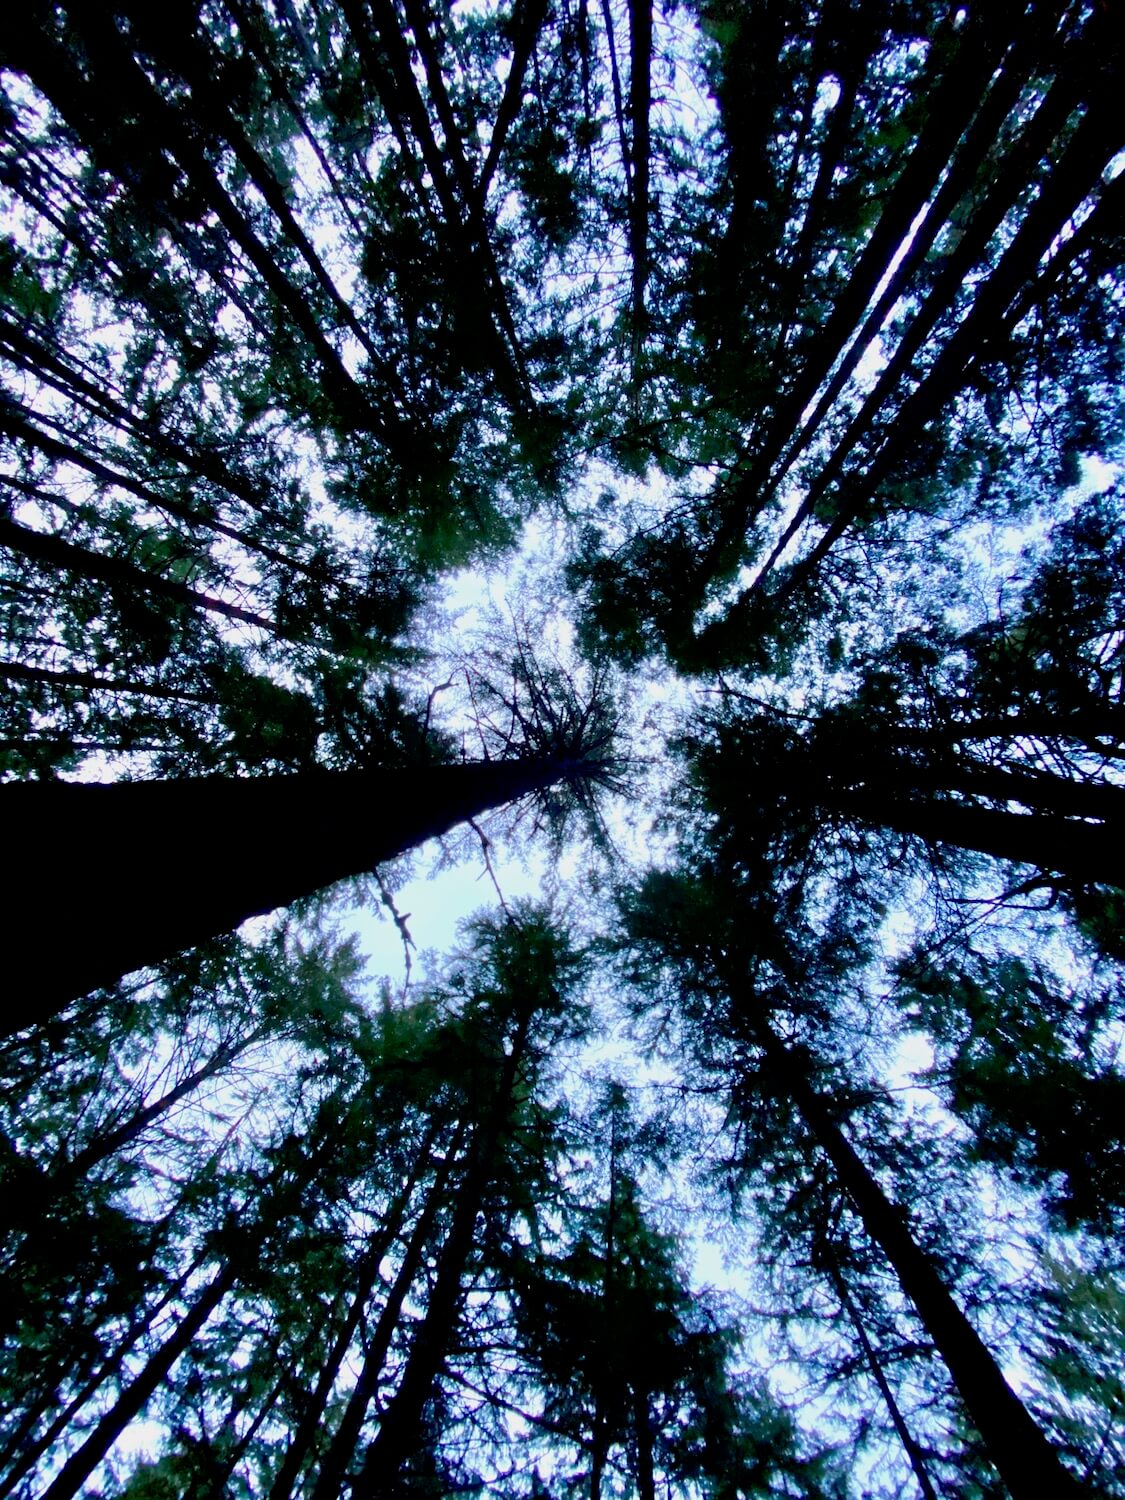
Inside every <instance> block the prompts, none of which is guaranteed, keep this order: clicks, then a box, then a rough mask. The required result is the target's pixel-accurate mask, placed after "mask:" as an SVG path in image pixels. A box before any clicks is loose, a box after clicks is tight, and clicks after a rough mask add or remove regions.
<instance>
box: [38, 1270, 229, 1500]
mask: <svg viewBox="0 0 1125 1500" xmlns="http://www.w3.org/2000/svg"><path fill="white" fill-rule="evenodd" d="M234 1281H235V1276H234V1270H233V1268H232V1267H231V1266H229V1265H228V1266H225V1267H224V1268H223V1270H222V1271H220V1272H219V1274H218V1275H217V1276H216V1277H215V1279H214V1280H213V1281H212V1282H211V1284H210V1286H208V1287H207V1289H206V1290H205V1291H204V1292H203V1293H202V1295H201V1296H200V1298H199V1300H198V1302H196V1304H195V1305H194V1307H192V1309H191V1311H190V1312H189V1313H188V1314H187V1315H186V1316H185V1317H184V1318H183V1319H181V1321H180V1323H179V1324H178V1326H177V1327H176V1329H175V1331H174V1332H173V1333H172V1334H171V1335H170V1336H169V1337H168V1338H167V1339H165V1341H164V1343H163V1344H161V1346H160V1348H159V1349H157V1351H156V1353H155V1354H154V1355H153V1356H152V1358H151V1359H150V1360H149V1362H148V1364H147V1365H146V1366H145V1367H144V1369H143V1370H142V1371H141V1373H140V1374H139V1375H138V1376H137V1378H136V1379H135V1380H134V1381H133V1382H132V1384H131V1385H128V1386H126V1388H125V1389H124V1390H123V1391H122V1392H121V1395H120V1396H119V1397H118V1399H117V1402H116V1403H115V1404H114V1406H112V1407H111V1408H110V1410H109V1411H107V1412H106V1414H105V1416H104V1417H103V1418H102V1419H101V1421H100V1422H99V1423H98V1425H97V1426H96V1427H95V1428H94V1430H93V1432H91V1434H90V1436H89V1437H88V1438H87V1439H86V1441H85V1442H84V1443H83V1444H82V1446H81V1448H79V1449H78V1451H77V1453H74V1454H72V1455H71V1457H70V1458H69V1459H68V1460H67V1462H66V1463H65V1464H64V1465H63V1467H62V1469H61V1471H60V1472H59V1474H58V1476H57V1478H56V1479H55V1482H54V1483H53V1484H52V1485H51V1486H50V1488H49V1489H48V1490H46V1491H45V1492H44V1494H43V1500H72V1497H73V1496H74V1495H77V1494H78V1492H79V1491H80V1490H81V1488H82V1486H83V1485H84V1484H85V1482H86V1480H87V1479H88V1478H89V1477H90V1475H91V1474H92V1473H93V1472H94V1470H95V1469H96V1468H97V1466H98V1465H99V1464H100V1463H101V1462H102V1460H103V1459H104V1458H105V1456H106V1454H107V1453H108V1452H109V1450H110V1449H111V1448H112V1447H113V1445H114V1443H115V1442H116V1441H117V1439H118V1438H119V1437H120V1436H121V1434H122V1433H123V1432H124V1431H125V1429H126V1427H128V1425H129V1423H130V1422H132V1421H133V1420H134V1419H135V1418H136V1417H138V1416H139V1415H140V1413H141V1412H142V1411H143V1410H144V1406H145V1403H146V1402H147V1401H148V1400H149V1399H150V1398H151V1397H152V1396H153V1395H154V1394H155V1392H156V1390H157V1389H158V1387H159V1386H160V1385H161V1384H162V1383H163V1382H164V1380H166V1379H167V1377H168V1373H169V1371H170V1370H171V1368H172V1366H173V1365H174V1364H175V1363H176V1361H177V1360H178V1359H179V1358H180V1356H181V1355H182V1354H186V1353H187V1351H188V1349H189V1348H190V1347H191V1342H192V1340H193V1339H194V1338H195V1336H196V1334H197V1333H198V1332H199V1330H200V1329H201V1328H202V1327H203V1325H204V1323H206V1321H207V1319H208V1318H209V1317H210V1316H211V1314H212V1313H213V1312H214V1311H215V1309H216V1307H218V1305H219V1303H220V1302H221V1301H222V1300H223V1298H224V1297H225V1296H226V1294H227V1292H229V1291H230V1289H231V1287H232V1286H233V1285H234Z"/></svg>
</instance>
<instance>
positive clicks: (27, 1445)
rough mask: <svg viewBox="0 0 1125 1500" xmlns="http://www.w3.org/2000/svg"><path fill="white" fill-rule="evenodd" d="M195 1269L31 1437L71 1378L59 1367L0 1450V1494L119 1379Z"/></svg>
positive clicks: (69, 1371)
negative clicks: (48, 1392)
mask: <svg viewBox="0 0 1125 1500" xmlns="http://www.w3.org/2000/svg"><path fill="white" fill-rule="evenodd" d="M196 1269H197V1267H196V1266H194V1265H193V1266H192V1267H191V1269H190V1270H189V1271H188V1272H187V1273H186V1274H185V1275H183V1276H182V1277H180V1278H179V1279H178V1280H177V1282H176V1283H175V1285H174V1286H172V1287H170V1288H168V1289H167V1290H166V1291H165V1293H164V1295H163V1296H162V1297H160V1299H159V1300H158V1301H157V1302H155V1303H153V1304H151V1305H150V1306H148V1307H146V1308H145V1310H144V1313H143V1316H141V1317H138V1318H136V1319H134V1321H133V1322H132V1323H130V1325H129V1327H128V1328H127V1329H126V1331H125V1333H124V1334H123V1335H122V1336H121V1338H120V1339H119V1340H118V1342H117V1344H116V1345H115V1346H114V1348H113V1349H112V1350H111V1351H110V1353H109V1354H108V1356H107V1357H106V1358H105V1359H104V1360H102V1362H101V1363H100V1364H99V1365H98V1366H97V1368H96V1369H95V1370H94V1372H93V1373H92V1374H91V1375H90V1376H89V1378H88V1379H87V1380H85V1381H84V1382H83V1383H82V1385H80V1386H79V1388H78V1389H77V1391H75V1393H74V1394H73V1396H71V1398H70V1400H69V1401H67V1402H66V1404H65V1405H64V1406H62V1407H61V1408H60V1409H59V1410H58V1411H56V1413H55V1415H54V1417H53V1418H52V1419H51V1421H50V1422H49V1423H48V1424H47V1426H46V1427H45V1428H44V1429H43V1430H42V1431H41V1432H40V1433H39V1434H38V1435H37V1436H35V1437H33V1436H32V1434H33V1433H34V1432H35V1428H36V1426H37V1424H38V1422H39V1419H40V1418H41V1417H42V1416H44V1415H45V1414H46V1413H47V1412H48V1411H49V1410H50V1409H51V1403H52V1401H54V1400H57V1398H58V1392H59V1391H60V1390H62V1389H63V1388H64V1386H65V1382H66V1380H67V1379H68V1377H69V1378H73V1374H74V1371H73V1367H71V1368H69V1369H67V1368H59V1369H58V1370H57V1376H56V1377H55V1378H56V1379H57V1384H56V1385H55V1386H54V1390H53V1394H52V1397H51V1398H50V1399H49V1400H48V1401H47V1402H44V1403H42V1404H41V1405H40V1406H39V1407H38V1408H36V1409H34V1410H32V1411H29V1412H28V1413H27V1415H26V1416H25V1417H24V1418H23V1420H22V1421H21V1422H20V1423H19V1424H18V1425H17V1426H16V1427H15V1428H14V1430H12V1431H11V1432H10V1433H9V1435H8V1438H7V1441H6V1442H5V1444H4V1447H3V1449H2V1450H0V1468H2V1467H3V1465H4V1464H6V1463H8V1462H9V1460H12V1466H11V1468H10V1469H8V1470H7V1472H6V1473H3V1474H0V1493H3V1494H5V1495H10V1494H15V1493H16V1486H17V1483H18V1481H19V1480H21V1479H23V1478H24V1476H25V1475H27V1474H30V1473H31V1471H32V1470H33V1469H34V1468H35V1465H36V1464H37V1463H38V1462H39V1460H40V1459H41V1458H42V1457H43V1455H44V1454H45V1453H49V1452H50V1451H51V1449H52V1448H53V1447H54V1445H55V1443H56V1442H57V1441H58V1440H59V1438H61V1437H62V1435H63V1434H64V1433H65V1432H66V1431H67V1429H68V1428H69V1427H70V1425H71V1423H72V1422H73V1420H74V1418H75V1417H76V1416H77V1415H78V1413H79V1412H80V1411H81V1410H82V1408H83V1407H84V1406H85V1405H86V1403H87V1402H88V1401H90V1400H92V1398H93V1397H94V1396H95V1395H96V1394H97V1392H98V1391H99V1390H101V1388H102V1386H103V1385H105V1383H106V1382H107V1381H109V1380H112V1379H114V1378H115V1377H119V1376H120V1374H121V1371H122V1369H123V1367H124V1364H125V1361H126V1360H127V1359H128V1357H129V1355H130V1354H132V1352H133V1350H134V1349H135V1348H136V1347H137V1345H138V1344H139V1343H140V1341H141V1340H142V1339H143V1338H144V1336H145V1334H146V1333H147V1332H148V1330H149V1329H150V1328H151V1327H152V1325H153V1323H155V1322H156V1320H157V1318H159V1317H160V1315H161V1314H162V1313H163V1312H164V1309H165V1308H166V1307H167V1305H168V1303H169V1302H171V1301H172V1300H173V1299H174V1298H175V1297H177V1296H179V1295H180V1293H181V1292H182V1291H183V1289H184V1285H185V1283H186V1282H187V1280H188V1278H189V1276H190V1275H191V1274H192V1272H194V1271H195V1270H196Z"/></svg>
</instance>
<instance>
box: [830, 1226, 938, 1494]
mask: <svg viewBox="0 0 1125 1500" xmlns="http://www.w3.org/2000/svg"><path fill="white" fill-rule="evenodd" d="M828 1274H829V1276H831V1278H832V1285H833V1286H834V1287H835V1289H836V1295H837V1297H839V1299H840V1306H841V1307H842V1308H843V1309H844V1311H845V1313H846V1314H847V1316H848V1321H849V1322H850V1323H851V1325H852V1327H853V1328H854V1329H855V1336H856V1338H857V1339H858V1340H859V1347H860V1348H861V1349H862V1350H863V1357H864V1359H865V1360H866V1361H867V1368H868V1369H869V1370H870V1371H871V1377H872V1379H873V1380H874V1381H875V1384H876V1385H877V1386H878V1387H879V1394H880V1395H881V1396H882V1398H883V1403H884V1405H885V1406H886V1408H887V1412H888V1414H889V1416H890V1419H891V1422H892V1424H893V1426H894V1430H895V1432H897V1433H898V1440H899V1442H900V1443H901V1444H902V1447H903V1451H904V1452H905V1454H906V1456H907V1458H908V1459H909V1460H910V1467H911V1468H912V1469H913V1470H914V1477H915V1479H917V1481H918V1488H919V1490H920V1491H921V1493H922V1497H923V1500H938V1497H937V1492H936V1491H935V1489H934V1487H933V1485H932V1484H931V1483H930V1476H929V1474H928V1472H927V1470H926V1460H925V1459H924V1458H923V1456H922V1450H921V1449H920V1448H919V1446H918V1444H917V1443H916V1442H915V1441H914V1438H913V1436H912V1434H911V1431H910V1428H909V1427H908V1426H907V1425H906V1418H905V1417H904V1416H903V1414H902V1411H901V1409H900V1407H899V1404H898V1402H897V1401H896V1400H895V1393H894V1391H892V1390H891V1384H890V1381H889V1380H888V1379H887V1375H886V1371H885V1370H884V1369H883V1366H882V1363H881V1361H880V1359H879V1356H878V1354H877V1352H876V1350H875V1346H874V1344H872V1342H871V1339H870V1338H869V1337H868V1333H867V1329H866V1328H865V1327H864V1325H863V1319H862V1318H861V1317H860V1313H859V1308H858V1307H856V1305H855V1302H854V1300H853V1298H852V1294H851V1292H850V1291H849V1290H848V1284H847V1282H846V1281H845V1280H844V1273H843V1272H842V1271H841V1270H840V1267H839V1266H838V1265H837V1263H836V1259H835V1255H834V1253H833V1252H832V1251H829V1261H828Z"/></svg>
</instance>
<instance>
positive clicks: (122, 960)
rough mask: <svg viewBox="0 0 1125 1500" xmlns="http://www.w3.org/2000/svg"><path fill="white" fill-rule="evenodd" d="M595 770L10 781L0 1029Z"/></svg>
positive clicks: (0, 896)
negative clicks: (7, 974) (9, 968)
mask: <svg viewBox="0 0 1125 1500" xmlns="http://www.w3.org/2000/svg"><path fill="white" fill-rule="evenodd" d="M584 774H589V767H584V766H583V765H581V764H580V763H578V762H575V761H566V760H561V759H539V760H509V761H491V762H489V761H483V762H476V763H470V764H464V765H454V766H428V767H419V768H413V769H396V770H384V769H374V770H365V771H338V772H329V771H325V772H306V773H302V774H300V775H295V776H262V777H253V778H245V779H242V778H221V777H199V778H195V779H184V780H169V781H134V782H117V783H113V784H110V785H95V784H90V783H74V782H57V781H55V782H18V783H8V784H6V785H4V786H3V787H0V815H2V820H3V827H4V832H5V838H6V845H7V848H8V850H9V861H8V868H7V870H6V871H5V873H4V875H3V877H0V900H2V903H3V904H2V908H0V909H2V910H3V911H4V914H5V917H6V920H7V923H8V928H7V933H8V936H7V942H8V952H9V963H12V961H13V960H14V968H15V974H14V975H13V976H12V978H13V981H14V982H13V983H12V984H11V985H10V988H9V996H10V999H9V1002H8V1005H7V1007H6V1010H5V1012H4V1014H3V1015H2V1016H0V1035H7V1034H9V1033H11V1032H13V1031H19V1030H20V1029H22V1028H23V1027H24V1026H28V1025H31V1024H33V1023H35V1022H41V1021H44V1020H46V1019H47V1018H48V1017H50V1016H51V1015H53V1014H54V1013H55V1012H57V1011H58V1010H60V1009H61V1008H62V1007H63V1006H64V1005H66V1004H67V1003H68V1001H70V1000H73V999H75V998H76V997H78V996H80V995H84V994H88V993H89V991H91V990H93V989H97V988H98V987H100V986H102V985H109V984H112V983H114V982H115V981H116V980H117V979H119V978H120V977H121V976H122V975H123V974H128V973H131V972H132V971H133V970H134V969H139V968H142V967H144V966H146V965H149V964H154V963H158V962H159V961H160V960H161V959H164V958H168V957H170V956H171V955H173V954H175V953H179V952H182V951H183V950H184V949H185V948H191V947H194V946H196V945H197V944H199V943H201V942H204V941H205V940H206V939H208V938H211V937H215V936H216V935H217V934H219V933H223V932H230V931H231V930H232V929H234V928H235V927H237V926H239V924H240V923H242V922H245V921H246V920H247V919H248V918H249V917H253V916H258V915H260V914H262V913H264V912H269V911H273V910H274V909H275V908H276V907H279V906H288V905H290V904H291V903H292V902H294V901H297V900H299V899H300V898H301V897H302V896H309V895H312V894H313V892H315V891H318V890H321V889H322V888H323V887H325V886H329V885H332V884H334V883H335V882H336V881H339V880H343V879H345V878H346V877H348V876H351V875H359V874H362V873H363V872H365V871H368V870H371V869H373V868H374V867H375V866H376V865H378V864H381V863H383V862H384V861H385V860H389V859H393V858H395V857H396V856H397V855H399V854H402V853H404V852H405V851H406V850H408V849H413V848H415V847H416V846H417V845H419V844H421V843H424V842H425V840H426V839H430V838H436V837H438V836H439V835H440V834H443V833H446V832H447V831H448V830H449V829H450V828H452V827H453V826H454V824H456V823H460V822H464V821H466V820H467V819H469V818H472V817H476V816H477V815H478V814H480V813H482V812H485V811H487V810H488V809H489V808H491V807H496V806H498V805H500V804H501V803H504V802H510V801H513V800H515V799H517V798H520V797H523V796H526V795H527V794H528V793H531V792H534V791H537V790H539V789H541V788H543V787H546V786H549V785H550V784H551V783H552V782H555V781H558V780H561V779H562V778H564V777H566V776H568V775H569V776H574V775H578V776H581V775H584Z"/></svg>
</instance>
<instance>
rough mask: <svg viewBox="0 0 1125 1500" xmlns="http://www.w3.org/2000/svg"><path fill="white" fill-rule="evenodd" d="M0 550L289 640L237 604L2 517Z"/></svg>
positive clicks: (267, 621) (281, 632)
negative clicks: (139, 591) (201, 610)
mask: <svg viewBox="0 0 1125 1500" xmlns="http://www.w3.org/2000/svg"><path fill="white" fill-rule="evenodd" d="M0 547H7V548H8V549H9V551H11V552H18V553H19V554H20V556H21V557H27V558H30V559H31V561H32V562H37V563H43V564H45V566H47V567H49V568H54V569H59V570H61V571H62V572H65V573H73V574H76V575H77V576H78V577H80V578H88V579H92V580H94V581H95V582H97V583H106V584H108V585H109V586H110V588H111V589H112V588H120V589H142V590H144V592H145V593H148V594H155V595H156V596H157V597H158V598H161V599H169V600H171V601H172V602H173V603H175V604H186V605H188V606H190V607H191V608H194V609H203V610H207V611H208V613H210V614H216V615H222V616H223V617H224V618H225V619H228V620H235V621H237V622H238V623H239V624H242V625H253V626H254V627H255V628H256V629H258V630H264V631H266V632H267V634H269V635H274V636H280V637H282V638H283V639H288V638H289V637H287V636H286V633H285V632H284V631H282V630H279V629H278V627H277V626H276V625H275V624H274V622H273V621H272V620H267V619H266V618H265V616H264V615H258V614H255V613H254V612H253V611H252V610H249V609H242V608H241V607H240V606H239V605H237V604H228V603H227V602H226V600H225V599H218V598H216V597H215V596H214V595H213V594H201V593H199V592H198V591H197V590H196V589H193V588H189V587H188V586H187V584H186V583H177V582H175V580H173V579H171V578H162V577H160V575H159V574H158V573H150V572H149V571H148V569H147V568H138V567H137V565H136V563H131V562H128V561H126V559H125V558H121V557H111V556H109V555H108V554H107V553H104V552H91V551H90V549H89V548H87V547H79V546H76V545H75V544H74V543H73V542H66V541H64V540H63V539H62V537H59V536H55V535H53V534H52V533H51V532H47V531H33V530H32V529H31V527H30V526H21V525H20V524H19V522H18V521H9V520H7V519H6V518H4V517H3V516H0Z"/></svg>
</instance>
